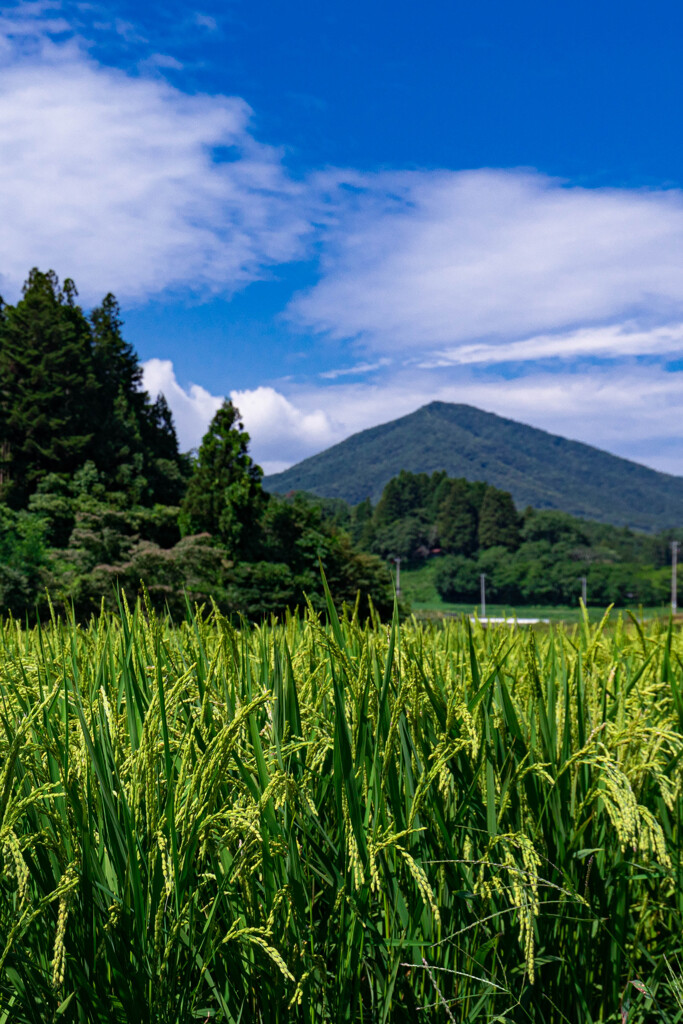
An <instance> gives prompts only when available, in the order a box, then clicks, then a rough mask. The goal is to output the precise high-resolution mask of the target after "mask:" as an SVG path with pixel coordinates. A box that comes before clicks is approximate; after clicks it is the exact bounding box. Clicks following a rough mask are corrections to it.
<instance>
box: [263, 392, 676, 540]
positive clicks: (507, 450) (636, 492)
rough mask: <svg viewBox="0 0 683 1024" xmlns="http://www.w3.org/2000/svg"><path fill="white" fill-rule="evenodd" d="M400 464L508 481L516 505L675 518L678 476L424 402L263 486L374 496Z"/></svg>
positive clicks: (657, 521)
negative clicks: (411, 411)
mask: <svg viewBox="0 0 683 1024" xmlns="http://www.w3.org/2000/svg"><path fill="white" fill-rule="evenodd" d="M402 470H407V471H409V472H411V473H412V474H414V475H415V476H423V475H430V474H433V473H435V472H437V473H442V472H444V471H445V472H446V473H447V474H448V476H449V477H451V478H461V477H462V478H465V479H467V480H468V481H475V480H484V481H486V483H487V484H489V485H490V486H492V487H496V488H498V489H499V490H503V491H508V492H510V493H511V494H512V497H513V500H514V502H515V504H516V505H517V507H518V508H525V507H526V506H527V505H531V506H533V507H535V508H538V509H560V510H563V511H565V512H568V513H570V514H572V515H575V516H581V517H584V518H586V519H591V520H595V521H599V522H602V523H608V524H612V525H614V524H616V525H618V526H628V527H631V528H632V529H636V530H644V531H648V532H655V531H657V530H665V529H668V528H670V527H672V526H673V525H675V524H678V523H680V522H683V479H681V478H678V477H671V476H669V475H667V474H664V473H657V472H655V470H652V469H648V468H647V467H645V466H639V465H637V464H636V463H633V462H629V461H628V460H626V459H621V458H618V457H617V456H615V455H610V454H609V453H608V452H604V451H599V450H598V449H596V448H592V447H590V446H589V445H585V444H579V443H578V442H576V441H568V440H566V439H565V438H562V437H555V436H553V435H552V434H548V433H546V432H545V431H543V430H536V429H535V428H533V427H529V426H526V425H525V424H523V423H516V422H514V421H513V420H507V419H503V418H502V417H500V416H495V415H493V414H492V413H487V412H483V411H482V410H481V409H474V408H472V407H471V406H468V405H452V404H449V403H445V402H431V403H430V404H429V405H426V406H424V407H423V408H421V409H418V410H417V411H416V412H414V413H411V414H410V415H409V416H403V417H401V418H400V419H397V420H393V421H392V422H390V423H384V424H382V425H381V426H379V427H372V428H371V429H370V430H364V431H362V432H361V433H359V434H354V435H353V437H350V438H348V439H347V440H345V441H342V442H341V443H340V444H337V445H334V446H333V447H332V448H330V449H328V450H327V451H324V452H321V453H320V454H318V455H314V456H312V457H311V458H308V459H305V460H304V461H303V462H301V463H299V464H298V465H296V466H292V467H291V469H288V470H285V471H284V472H283V473H278V474H276V475H274V476H270V477H267V478H266V480H265V481H264V486H265V488H266V489H267V490H269V491H276V492H278V493H286V492H288V491H295V490H304V491H309V492H313V493H314V494H318V495H321V496H325V497H328V498H344V499H345V500H346V501H348V502H349V503H350V504H352V505H355V504H357V503H358V502H360V501H363V500H365V499H366V498H368V497H370V498H371V499H372V501H373V502H374V503H375V504H377V503H378V502H379V501H380V499H381V496H382V491H383V489H384V487H385V486H386V484H387V483H388V482H389V481H390V480H392V479H394V478H396V477H397V476H398V475H399V473H400V472H401V471H402Z"/></svg>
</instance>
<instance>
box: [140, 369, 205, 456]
mask: <svg viewBox="0 0 683 1024" xmlns="http://www.w3.org/2000/svg"><path fill="white" fill-rule="evenodd" d="M142 375H143V377H142V382H143V387H144V389H145V391H148V392H149V393H150V395H151V396H152V398H156V397H157V395H158V394H159V393H162V394H163V395H164V397H165V398H166V401H167V402H168V404H169V405H170V407H171V412H172V413H173V419H174V422H175V426H176V431H177V433H178V440H179V442H180V448H181V450H182V451H189V449H190V448H196V447H198V445H199V442H200V441H201V439H202V436H203V435H204V434H205V433H206V428H207V427H208V425H209V423H210V422H211V420H212V419H213V416H214V415H215V413H216V412H217V411H218V409H219V408H220V406H221V403H222V402H223V398H222V396H220V395H212V394H211V393H210V392H209V391H207V390H206V388H203V387H201V386H200V385H199V384H190V385H189V387H188V388H183V387H182V386H181V385H180V384H179V383H178V381H177V379H176V375H175V370H174V368H173V363H172V362H171V360H170V359H148V360H147V361H146V362H145V363H143V364H142Z"/></svg>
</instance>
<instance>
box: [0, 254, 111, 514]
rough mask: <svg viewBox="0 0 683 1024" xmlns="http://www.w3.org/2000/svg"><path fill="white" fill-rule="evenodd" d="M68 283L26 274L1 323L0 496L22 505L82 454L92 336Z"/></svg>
mask: <svg viewBox="0 0 683 1024" xmlns="http://www.w3.org/2000/svg"><path fill="white" fill-rule="evenodd" d="M76 295H77V292H76V288H75V286H74V284H73V282H72V281H69V280H67V281H65V283H64V287H63V288H60V287H59V281H58V279H57V277H56V275H55V274H54V273H53V272H52V271H50V272H48V273H47V274H44V273H41V272H40V271H38V270H35V269H34V270H32V271H31V273H30V275H29V278H28V281H27V282H26V284H25V285H24V289H23V297H22V299H21V300H20V301H19V302H18V303H17V305H16V306H7V307H5V310H4V315H3V318H2V321H1V322H0V457H1V459H2V466H1V469H2V488H3V494H2V496H3V497H4V498H5V499H6V500H8V501H10V502H11V503H12V504H14V505H20V504H22V503H23V502H24V501H25V499H26V497H27V495H28V494H29V493H31V491H32V490H33V489H34V488H35V484H36V482H37V481H38V480H39V479H40V478H41V477H42V476H44V475H46V474H48V473H52V472H56V473H71V472H73V471H75V470H76V469H77V468H78V466H80V465H81V464H82V463H83V462H84V461H85V459H86V458H87V457H88V454H89V446H90V443H91V441H92V436H93V431H92V424H93V421H94V410H95V408H96V403H97V398H98V391H99V387H98V382H97V379H96V377H95V373H94V367H93V361H92V339H91V333H90V328H89V325H88V321H87V319H86V317H85V316H84V315H83V311H82V310H81V308H80V307H79V306H78V305H77V304H76Z"/></svg>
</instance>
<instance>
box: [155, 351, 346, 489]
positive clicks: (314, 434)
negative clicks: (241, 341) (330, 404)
mask: <svg viewBox="0 0 683 1024" xmlns="http://www.w3.org/2000/svg"><path fill="white" fill-rule="evenodd" d="M142 371H143V386H144V388H145V390H146V391H148V392H149V393H150V395H151V396H152V398H156V397H157V395H158V394H159V393H160V392H162V393H163V394H164V396H165V398H166V401H167V402H168V404H169V406H170V407H171V411H172V413H173V419H174V422H175V425H176V430H177V432H178V439H179V441H180V447H181V449H182V450H184V451H186V450H189V449H190V448H198V447H199V444H200V443H201V439H202V437H203V435H204V434H205V433H206V430H207V428H208V426H209V423H210V422H211V420H212V419H213V416H214V415H215V413H216V412H217V410H218V409H219V408H220V406H221V403H222V402H223V396H221V395H212V394H211V393H210V392H209V391H207V390H206V388H203V387H201V386H200V385H198V384H190V385H189V386H188V387H187V388H183V387H182V385H181V384H179V383H178V380H177V378H176V375H175V370H174V367H173V363H172V362H171V360H170V359H148V360H147V362H145V363H143V364H142ZM228 397H229V398H230V400H231V401H232V403H233V404H234V405H235V406H236V407H237V409H238V410H239V413H240V416H241V419H242V422H243V423H244V426H245V429H246V430H247V431H248V433H249V436H250V439H251V441H250V446H249V451H250V453H251V455H252V456H253V457H254V459H255V460H256V462H258V464H259V465H260V466H261V467H262V468H263V470H264V471H265V472H266V473H278V472H279V471H280V470H282V469H286V468H287V466H291V465H292V463H293V462H298V461H299V459H303V458H305V457H306V456H307V455H310V454H311V453H312V452H316V451H320V450H321V449H322V448H326V447H328V445H330V444H333V443H334V442H335V441H339V440H341V439H342V437H344V436H345V435H344V427H343V425H342V424H340V423H335V422H333V421H332V420H331V419H330V417H329V416H328V415H327V414H326V413H325V412H323V411H322V409H320V408H311V409H307V410H302V409H300V408H298V407H297V406H296V405H294V404H293V403H292V402H291V401H289V400H288V399H287V398H285V396H284V395H283V394H281V393H280V392H279V391H276V390H275V389H274V388H270V387H258V388H254V389H252V390H249V389H245V390H243V391H231V392H230V395H229V396H228ZM320 397H321V398H322V397H323V396H322V395H321V396H320Z"/></svg>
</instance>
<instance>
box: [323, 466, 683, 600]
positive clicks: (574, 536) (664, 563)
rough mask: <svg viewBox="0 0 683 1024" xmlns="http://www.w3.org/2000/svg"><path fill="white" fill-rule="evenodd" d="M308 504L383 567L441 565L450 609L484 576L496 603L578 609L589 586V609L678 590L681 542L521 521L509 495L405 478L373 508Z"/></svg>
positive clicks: (621, 530)
mask: <svg viewBox="0 0 683 1024" xmlns="http://www.w3.org/2000/svg"><path fill="white" fill-rule="evenodd" d="M308 500H309V501H310V502H311V503H313V504H318V505H320V506H321V507H322V508H323V510H324V514H325V515H326V516H327V517H328V518H329V519H330V521H332V522H334V523H335V524H336V525H337V526H341V527H343V528H344V529H347V530H348V531H349V532H350V533H351V536H352V537H353V539H354V541H355V542H356V543H357V544H358V545H359V546H360V547H362V548H363V549H364V550H366V551H368V552H372V553H373V554H376V555H378V556H379V557H380V558H382V559H383V560H387V559H394V558H400V559H401V560H402V564H403V565H404V566H406V567H412V568H415V567H417V566H420V565H423V564H424V563H425V561H426V560H428V559H437V560H438V568H437V571H436V580H435V582H436V587H437V590H438V592H439V594H440V596H441V597H442V598H443V599H444V600H447V601H453V602H471V603H475V602H477V601H478V600H479V593H480V590H479V586H480V583H479V581H480V574H481V573H484V574H485V575H486V592H487V595H488V596H489V599H490V600H492V601H495V602H497V603H504V604H510V605H525V604H548V605H558V604H576V603H577V601H578V598H579V596H580V594H581V578H582V577H585V578H586V585H587V594H588V603H589V604H595V605H606V604H610V603H612V602H614V603H615V604H618V605H629V604H630V605H638V604H643V605H657V604H662V603H664V602H666V601H667V599H668V596H669V588H670V582H671V573H670V568H669V562H670V557H671V552H670V542H671V540H672V539H674V537H676V538H678V539H680V538H681V536H683V534H681V532H680V531H678V532H677V531H673V530H669V531H664V532H662V533H659V534H646V533H640V532H636V531H633V530H629V529H627V528H626V527H614V526H608V525H606V524H604V523H597V522H593V521H590V520H585V519H578V518H577V517H575V516H571V515H569V514H567V513H565V512H559V511H555V510H537V509H534V508H530V507H529V508H527V509H525V510H524V511H523V512H519V511H518V510H517V509H516V507H515V504H514V502H513V500H512V496H511V495H510V494H509V493H508V492H506V491H502V490H499V489H497V488H495V487H491V486H489V485H487V484H485V483H470V482H468V481H467V480H464V479H452V478H450V477H448V476H447V475H446V473H444V472H441V473H433V474H431V475H428V474H426V473H408V472H405V471H403V472H401V473H400V474H399V475H398V476H396V477H394V478H393V479H392V480H390V481H389V483H388V484H387V485H386V487H385V488H384V491H383V493H382V496H381V498H380V500H379V501H378V503H377V505H376V506H375V507H374V508H373V506H372V505H371V503H370V501H369V500H366V501H364V502H361V503H360V504H358V505H356V506H353V507H352V506H349V505H347V504H346V503H345V502H344V501H342V500H341V499H336V498H327V499H320V498H316V497H314V496H312V495H309V496H308Z"/></svg>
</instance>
